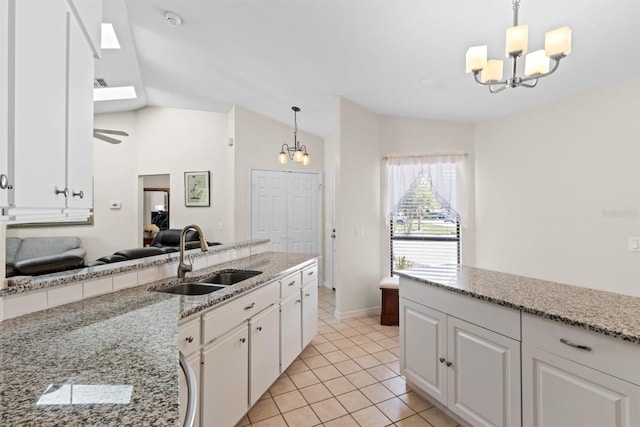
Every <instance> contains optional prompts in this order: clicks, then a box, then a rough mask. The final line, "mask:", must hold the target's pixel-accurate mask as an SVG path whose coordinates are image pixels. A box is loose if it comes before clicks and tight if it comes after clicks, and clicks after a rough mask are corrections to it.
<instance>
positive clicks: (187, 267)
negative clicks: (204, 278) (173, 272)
mask: <svg viewBox="0 0 640 427" xmlns="http://www.w3.org/2000/svg"><path fill="white" fill-rule="evenodd" d="M189 230H196V231H197V232H198V235H199V236H200V250H202V252H207V251H208V250H209V245H208V244H207V239H205V237H204V233H203V232H202V229H201V228H200V227H198V226H197V225H195V224H191V225H187V226H186V227H184V228H183V229H182V231H181V232H180V263H179V264H178V279H184V274H185V273H186V272H188V271H192V270H193V264H185V263H184V236H185V234H187V231H189Z"/></svg>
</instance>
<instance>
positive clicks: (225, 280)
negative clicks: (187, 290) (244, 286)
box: [198, 269, 262, 285]
mask: <svg viewBox="0 0 640 427" xmlns="http://www.w3.org/2000/svg"><path fill="white" fill-rule="evenodd" d="M258 274H262V271H255V270H234V269H228V270H222V271H218V272H217V273H216V274H215V275H213V276H211V277H207V278H206V279H200V280H198V282H199V283H213V284H216V285H233V284H235V283H238V282H242V281H243V280H247V279H249V278H251V277H253V276H257V275H258Z"/></svg>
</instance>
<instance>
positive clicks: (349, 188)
mask: <svg viewBox="0 0 640 427" xmlns="http://www.w3.org/2000/svg"><path fill="white" fill-rule="evenodd" d="M339 118H340V120H339V123H338V126H339V127H338V139H339V140H338V141H337V145H338V149H339V159H340V165H339V171H338V180H337V186H336V234H337V238H336V245H337V253H336V255H337V257H338V259H339V261H338V263H337V264H336V266H335V268H336V288H337V296H336V312H338V314H339V315H340V316H341V317H342V316H343V315H344V314H347V315H348V313H349V312H357V311H359V310H364V309H369V308H371V307H376V306H379V305H380V291H379V289H378V282H379V281H380V262H379V260H380V243H381V239H380V221H381V216H382V215H381V203H380V165H381V153H380V117H379V116H378V115H377V114H375V113H372V112H370V111H368V110H366V109H364V108H362V107H360V106H358V105H356V104H354V103H352V102H350V101H348V100H346V99H340V102H339ZM356 230H358V231H360V235H358V236H356Z"/></svg>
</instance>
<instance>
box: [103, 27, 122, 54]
mask: <svg viewBox="0 0 640 427" xmlns="http://www.w3.org/2000/svg"><path fill="white" fill-rule="evenodd" d="M100 47H101V48H102V49H120V42H118V36H116V31H115V30H114V29H113V24H102V40H101V41H100Z"/></svg>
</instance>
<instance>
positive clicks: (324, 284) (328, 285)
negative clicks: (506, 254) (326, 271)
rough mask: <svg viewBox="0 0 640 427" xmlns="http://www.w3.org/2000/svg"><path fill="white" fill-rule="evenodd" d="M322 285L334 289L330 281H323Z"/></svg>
mask: <svg viewBox="0 0 640 427" xmlns="http://www.w3.org/2000/svg"><path fill="white" fill-rule="evenodd" d="M320 286H324V287H325V288H329V289H333V288H332V287H331V283H329V282H323V283H322V285H320Z"/></svg>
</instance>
